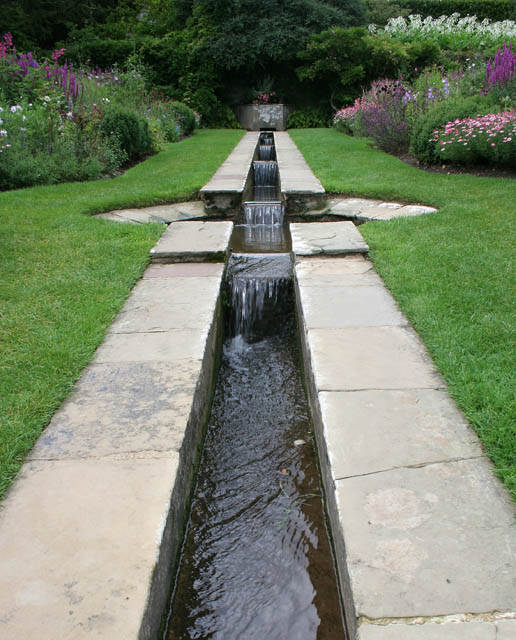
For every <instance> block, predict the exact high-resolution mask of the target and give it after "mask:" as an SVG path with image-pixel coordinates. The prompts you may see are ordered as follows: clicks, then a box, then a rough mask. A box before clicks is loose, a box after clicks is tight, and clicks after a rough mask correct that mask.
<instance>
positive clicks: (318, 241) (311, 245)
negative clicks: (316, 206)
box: [290, 222, 369, 256]
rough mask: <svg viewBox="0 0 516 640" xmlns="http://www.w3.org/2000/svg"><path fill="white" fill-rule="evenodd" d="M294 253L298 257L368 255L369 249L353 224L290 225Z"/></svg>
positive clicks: (319, 223)
mask: <svg viewBox="0 0 516 640" xmlns="http://www.w3.org/2000/svg"><path fill="white" fill-rule="evenodd" d="M290 233H291V236H292V251H293V252H294V253H295V254H296V255H297V256H318V255H319V256H321V255H330V256H331V255H346V254H350V253H367V252H368V251H369V247H368V245H367V244H366V242H365V240H364V238H363V237H362V234H361V233H360V231H358V229H357V228H356V227H355V225H354V224H353V223H352V222H312V223H310V224H306V223H305V222H301V223H296V222H293V223H291V224H290Z"/></svg>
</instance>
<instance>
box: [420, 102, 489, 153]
mask: <svg viewBox="0 0 516 640" xmlns="http://www.w3.org/2000/svg"><path fill="white" fill-rule="evenodd" d="M490 110H491V107H490V105H489V104H488V103H487V102H486V101H485V100H482V98H479V97H470V98H463V97H456V98H451V99H449V100H444V101H443V102H439V103H438V104H436V105H434V106H432V107H430V108H429V109H428V111H427V112H426V113H424V114H423V115H422V116H421V117H420V118H418V119H417V120H416V122H415V123H414V127H413V129H412V134H411V137H410V150H411V152H412V153H413V154H414V155H415V156H416V157H417V158H418V160H419V161H420V162H423V163H425V164H435V163H436V162H438V161H439V155H438V153H437V151H438V150H437V149H436V143H435V142H433V141H432V138H433V137H434V136H433V133H434V131H435V130H436V129H438V128H439V127H440V126H442V125H444V124H446V123H447V122H451V121H452V120H456V119H460V118H467V117H468V116H475V115H478V114H485V113H489V111H490Z"/></svg>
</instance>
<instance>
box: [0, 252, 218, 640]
mask: <svg viewBox="0 0 516 640" xmlns="http://www.w3.org/2000/svg"><path fill="white" fill-rule="evenodd" d="M223 271H224V265H221V264H202V265H201V264H193V265H190V264H178V265H153V266H151V267H150V268H149V269H148V270H147V271H146V273H145V274H144V277H143V279H142V280H141V281H140V282H139V283H138V284H137V285H136V287H135V289H134V291H133V293H132V294H131V296H130V297H129V298H128V300H127V302H126V304H125V306H124V308H123V310H122V311H121V313H120V314H119V316H118V317H117V319H116V321H115V323H114V324H113V325H112V327H111V329H110V332H109V334H108V336H107V338H106V341H105V342H104V343H103V344H102V345H101V346H100V347H99V349H98V350H97V353H96V355H95V357H94V359H93V361H92V362H91V364H90V365H89V366H88V367H87V368H86V369H85V370H84V372H83V374H82V376H81V378H80V380H79V381H78V383H77V384H76V386H75V388H74V391H73V392H72V394H71V396H70V397H69V398H68V399H67V400H66V401H65V402H64V404H63V405H62V407H61V408H60V409H59V410H58V411H57V413H56V414H55V415H54V417H53V418H52V420H51V422H50V424H49V426H48V427H47V428H46V430H45V431H44V432H43V434H42V435H41V437H40V439H39V440H38V442H37V444H36V446H35V448H34V449H33V451H32V453H31V454H30V456H29V459H28V460H27V462H26V463H25V464H24V465H23V467H22V470H21V473H20V475H19V476H18V478H17V480H16V481H15V483H14V484H13V486H12V488H11V490H10V491H9V492H8V495H7V497H6V499H5V502H4V503H3V508H2V510H1V511H0V546H1V549H2V563H1V569H0V594H1V601H2V615H1V616H0V637H1V638H2V639H3V640H20V639H21V638H23V640H33V639H34V640H36V639H38V640H39V638H42V637H45V638H56V639H57V638H59V639H61V638H62V639H65V638H73V639H74V640H81V639H83V638H84V639H87V638H105V639H111V638H124V640H132V639H134V640H137V639H138V640H142V639H145V640H147V639H149V640H150V639H155V638H157V637H158V632H159V628H160V624H161V620H162V615H163V613H164V611H165V609H166V606H167V602H168V597H169V590H170V585H171V583H172V579H173V569H174V561H175V558H176V555H177V553H178V550H179V549H180V546H181V543H182V529H183V522H184V518H185V516H186V506H187V501H188V496H189V494H190V488H191V482H192V480H193V469H194V465H195V462H196V456H197V451H198V446H199V443H200V440H201V437H202V431H203V426H204V424H205V421H206V420H207V418H208V412H209V408H210V399H211V392H212V388H213V377H214V369H215V360H216V353H217V350H218V348H219V347H218V345H219V340H220V337H221V322H220V296H219V294H220V285H221V280H222V275H223Z"/></svg>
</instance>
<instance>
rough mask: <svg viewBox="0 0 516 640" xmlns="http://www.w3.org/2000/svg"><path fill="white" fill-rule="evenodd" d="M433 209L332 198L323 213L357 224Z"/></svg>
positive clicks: (425, 212)
mask: <svg viewBox="0 0 516 640" xmlns="http://www.w3.org/2000/svg"><path fill="white" fill-rule="evenodd" d="M436 212H437V209H435V208H434V207H426V206H423V205H411V204H409V205H404V204H402V203H400V202H383V201H381V200H368V199H364V198H334V199H331V200H328V202H327V208H326V210H325V212H324V213H326V214H327V215H328V214H332V213H333V214H338V215H345V216H347V217H349V218H352V219H353V220H357V222H371V221H374V220H394V219H396V218H404V217H410V216H420V215H423V214H427V213H436Z"/></svg>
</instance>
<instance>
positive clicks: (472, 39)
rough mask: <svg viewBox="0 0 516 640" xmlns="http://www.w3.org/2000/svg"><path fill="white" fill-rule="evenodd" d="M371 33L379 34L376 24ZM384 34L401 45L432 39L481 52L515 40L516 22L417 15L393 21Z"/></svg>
mask: <svg viewBox="0 0 516 640" xmlns="http://www.w3.org/2000/svg"><path fill="white" fill-rule="evenodd" d="M369 31H370V32H371V33H376V32H378V29H377V27H376V25H370V26H369ZM383 32H384V33H386V34H387V35H389V36H391V37H393V38H396V39H398V40H400V41H401V42H415V41H417V40H421V39H422V38H423V39H428V40H432V41H434V42H436V43H437V44H439V46H440V47H442V48H445V49H452V50H464V49H466V50H468V49H476V50H478V51H481V50H482V49H483V48H485V47H486V46H488V45H493V44H498V43H499V44H501V43H503V42H504V41H507V40H512V39H516V22H513V21H512V20H504V21H502V22H490V21H489V20H487V19H485V20H482V21H479V20H478V19H477V18H476V16H466V17H464V18H461V17H460V14H458V13H453V14H452V15H450V16H440V17H439V18H432V17H431V16H429V17H427V18H422V16H420V15H417V14H416V15H410V16H409V17H408V18H406V19H405V18H403V17H398V18H391V19H390V20H389V21H388V23H387V25H386V26H385V28H384V30H383Z"/></svg>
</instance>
